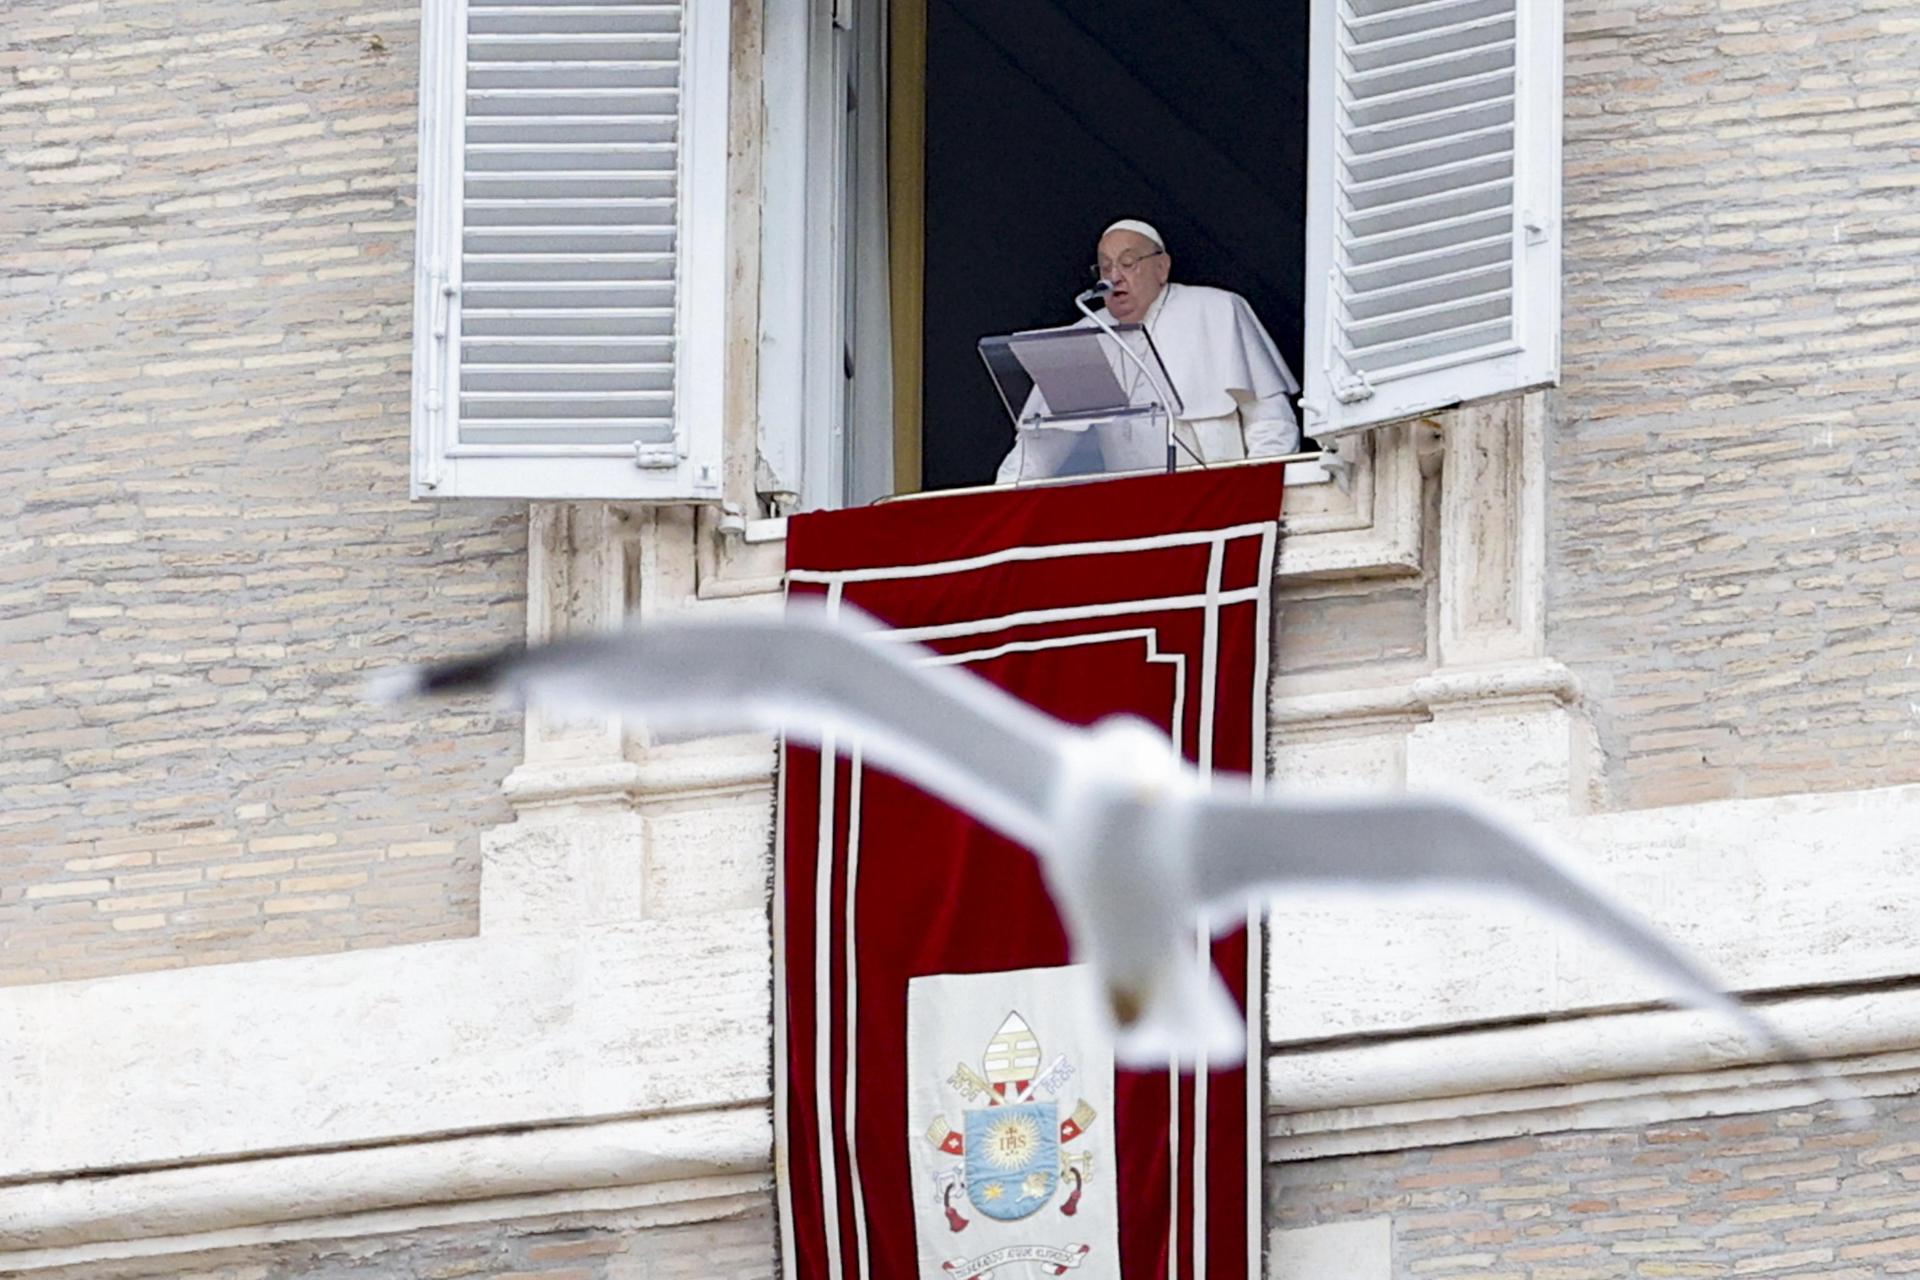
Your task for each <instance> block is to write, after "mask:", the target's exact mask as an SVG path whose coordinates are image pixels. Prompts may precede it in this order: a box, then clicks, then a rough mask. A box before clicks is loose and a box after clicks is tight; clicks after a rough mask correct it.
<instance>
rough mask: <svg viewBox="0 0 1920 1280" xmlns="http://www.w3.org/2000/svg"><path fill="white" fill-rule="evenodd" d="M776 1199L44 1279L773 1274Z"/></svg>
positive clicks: (549, 1279) (406, 1235) (420, 1233)
mask: <svg viewBox="0 0 1920 1280" xmlns="http://www.w3.org/2000/svg"><path fill="white" fill-rule="evenodd" d="M773 1264H774V1229H773V1208H772V1205H771V1203H768V1202H763V1203H762V1204H760V1205H759V1206H757V1207H754V1208H751V1209H748V1210H745V1211H742V1212H740V1213H738V1214H736V1215H734V1216H731V1217H725V1218H721V1219H719V1220H717V1221H712V1222H695V1223H687V1224H684V1225H677V1226H644V1225H641V1223H640V1222H638V1221H635V1220H630V1219H628V1218H626V1217H623V1216H622V1215H620V1214H596V1215H588V1216H586V1220H585V1222H584V1224H581V1225H569V1226H563V1227H554V1226H537V1225H531V1224H516V1223H511V1222H509V1223H503V1224H498V1225H493V1224H489V1225H473V1226H464V1227H438V1228H425V1229H420V1230H414V1231H404V1232H396V1233H394V1234H390V1235H370V1236H359V1237H356V1238H353V1239H350V1240H315V1241H302V1242H298V1243H292V1244H274V1245H255V1246H250V1247H247V1248H239V1249H223V1250H220V1251H219V1252H217V1253H210V1254H202V1255H199V1256H196V1257H185V1258H183V1257H166V1258H151V1259H144V1260H129V1261H126V1262H117V1263H88V1264H85V1265H75V1266H71V1267H61V1268H56V1269H53V1270H49V1271H40V1272H35V1275H36V1276H37V1277H39V1278H40V1280H135V1278H136V1277H138V1278H142V1280H145V1278H148V1277H154V1278H157V1277H161V1276H165V1277H168V1280H395V1278H396V1277H402V1276H404V1277H407V1278H408V1280H681V1278H682V1277H684V1278H685V1280H771V1277H772V1276H773V1273H774V1266H773Z"/></svg>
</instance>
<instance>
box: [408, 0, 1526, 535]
mask: <svg viewBox="0 0 1920 1280" xmlns="http://www.w3.org/2000/svg"><path fill="white" fill-rule="evenodd" d="M730 8H731V7H730V6H727V5H724V4H718V3H715V4H695V3H691V2H690V0H679V3H674V2H672V0H594V2H592V3H571V2H569V3H544V2H542V3H534V2H532V0H425V3H424V6H423V13H422V33H423V42H422V71H421V77H422V85H421V152H420V174H421V177H420V192H421V200H420V209H419V255H418V280H417V286H416V294H415V371H414V405H413V423H414V477H413V489H414V493H415V494H416V496H483V497H518V498H555V499H564V498H604V499H622V500H657V501H701V502H718V501H720V500H722V499H733V500H736V501H739V500H743V499H745V498H746V497H747V496H748V495H746V494H743V493H725V492H723V490H722V475H723V473H725V472H728V471H729V470H730V471H731V472H732V473H733V474H748V473H750V474H752V475H753V477H754V487H755V489H756V490H757V492H758V495H759V498H760V504H759V505H760V508H761V513H763V514H779V513H783V512H785V511H788V510H794V509H799V508H810V507H826V506H838V505H845V504H848V503H855V502H864V501H868V500H871V499H872V498H875V497H878V496H881V495H883V494H885V493H888V492H895V491H901V490H911V489H917V488H922V487H948V486H954V485H962V484H968V483H983V482H985V481H987V480H989V479H990V478H991V476H992V474H993V467H994V463H995V462H996V461H997V459H998V457H999V456H1000V455H1001V454H1002V453H1004V451H1005V449H1006V448H1007V446H1008V444H1009V442H1010V438H1011V427H1010V425H1009V424H1008V423H1007V422H1006V420H1005V415H1004V413H1003V411H1002V410H1001V407H1000V406H999V404H998V403H997V400H996V397H995V396H994V393H993V390H992V387H991V384H990V383H989V381H988V379H987V376H986V374H985V372H984V370H983V369H982V368H981V367H980V364H979V361H978V359H977V356H976V354H975V343H976V341H977V340H978V338H980V337H981V336H983V335H985V334H991V333H1000V332H1006V331H1009V330H1014V329H1020V328H1027V327H1034V326H1042V325H1051V324H1060V323H1065V322H1068V321H1071V320H1072V319H1073V318H1074V315H1075V313H1074V312H1073V310H1072V303H1071V300H1072V297H1073V294H1074V293H1075V292H1076V291H1078V290H1079V289H1080V288H1081V287H1083V284H1084V269H1085V267H1086V265H1087V264H1088V262H1089V261H1090V260H1091V254H1092V249H1093V244H1092V241H1093V239H1094V238H1095V237H1096V236H1097V235H1098V233H1099V231H1100V229H1101V228H1102V227H1103V226H1105V225H1106V223H1107V222H1108V221H1110V220H1112V219H1114V218H1117V217H1142V218H1146V219H1148V220H1150V221H1152V222H1154V223H1155V224H1156V225H1158V226H1159V227H1160V228H1161V230H1162V231H1163V233H1164V234H1165V235H1166V236H1167V239H1168V241H1169V245H1168V247H1169V250H1170V252H1171V254H1172V256H1173V258H1174V263H1175V266H1174V278H1175V279H1176V280H1184V281H1188V282H1193V283H1207V284H1215V285H1220V286H1223V287H1226V288H1229V289H1232V290H1234V291H1235V292H1238V293H1240V294H1242V295H1244V296H1245V297H1246V298H1247V299H1248V300H1249V301H1250V302H1251V303H1252V305H1253V308H1254V310H1255V313H1256V314H1257V315H1258V316H1259V317H1260V318H1261V320H1262V321H1263V322H1264V323H1265V325H1266V327H1267V329H1268V331H1269V332H1270V333H1271V334H1272V335H1273V336H1274V338H1275V339H1276V342H1277V344H1278V345H1279V347H1280V350H1281V352H1282V354H1283V355H1284V356H1285V357H1286V359H1287V360H1288V362H1289V363H1290V364H1291V365H1292V366H1293V367H1294V371H1295V372H1296V373H1297V374H1298V375H1299V377H1300V380H1301V382H1302V383H1303V384H1304V385H1303V395H1302V407H1303V410H1304V412H1303V425H1304V427H1305V428H1306V431H1307V433H1308V434H1309V436H1312V437H1317V438H1319V439H1320V440H1322V441H1326V440H1329V439H1332V438H1334V437H1337V436H1338V435H1340V434H1342V433H1344V432H1350V431H1355V430H1359V429H1362V428H1367V427H1373V426H1378V425H1382V424H1385V423H1389V422H1394V421H1399V420H1404V419H1407V418H1410V417H1416V416H1420V415H1423V414H1428V413H1431V412H1433V411H1435V410H1437V409H1441V408H1444V407H1447V406H1449V405H1452V404H1457V403H1460V402H1464V401H1470V400H1479V399H1486V398H1491V397H1494V396H1499V395H1505V394H1510V393H1513V392H1516V391H1519V390H1522V389H1525V388H1528V387H1535V386H1540V385H1544V384H1546V383H1550V382H1551V381H1552V380H1553V379H1554V377H1555V376H1556V374H1557V365H1558V351H1559V324H1558V306H1559V176H1560V175H1559V133H1560V123H1559V121H1560V72H1559V68H1560V48H1559V43H1560V29H1559V12H1558V7H1557V6H1553V5H1547V6H1529V5H1524V4H1522V3H1520V0H1292V3H1290V4H1287V5H1281V6H1277V7H1276V6H1270V5H1253V4H1246V3H1238V2H1236V0H1188V2H1187V3H1184V4H1181V5H1177V6H1175V5H1162V4H1155V3H1151V2H1150V0H763V4H762V6H761V16H762V23H763V28H762V32H761V40H760V44H759V48H758V49H747V50H743V51H742V56H743V57H746V56H756V55H757V57H758V60H759V65H758V66H757V68H755V67H739V66H733V65H731V64H730V61H729V59H730V56H731V53H730V49H729V43H730V39H729V38H730V31H729V25H728V24H729V22H730V21H731V20H732V18H733V15H732V14H731V12H730ZM755 70H757V71H758V73H759V78H760V85H761V95H762V100H761V102H760V103H759V104H758V105H759V108H760V109H759V111H758V112H757V113H751V112H747V113H741V115H740V118H752V119H757V121H758V124H759V128H760V130H761V133H760V136H759V137H758V138H755V139H729V138H728V136H727V127H728V115H727V99H728V92H729V86H730V84H733V83H740V84H751V83H753V72H754V71H755ZM730 142H732V143H734V144H736V145H737V146H738V148H739V150H740V152H741V153H742V154H745V155H752V154H754V153H755V152H756V147H754V146H751V145H748V144H749V143H757V154H758V155H759V156H760V158H761V161H762V166H763V167H762V172H761V175H760V176H761V183H760V190H759V196H760V206H759V208H758V210H757V214H758V221H759V231H760V244H759V249H760V268H759V273H758V280H757V283H758V285H759V293H758V305H759V318H760V332H759V345H758V367H757V383H758V387H759V406H758V408H759V412H758V415H757V417H758V423H757V427H758V439H757V456H756V458H755V459H754V460H753V461H754V463H755V465H754V466H753V467H752V468H750V469H749V468H746V467H743V466H735V467H733V468H731V469H729V468H724V467H723V466H722V463H723V461H725V459H723V457H722V451H723V448H724V447H725V444H724V442H725V441H726V440H727V439H728V436H727V434H726V433H725V432H724V431H723V424H722V421H721V417H722V414H721V401H722V390H723V381H722V376H723V375H722V356H723V351H724V349H725V346H726V342H727V337H728V335H727V331H726V326H727V313H726V305H725V304H726V296H727V288H728V280H727V262H728V258H727V252H728V250H727V239H728V236H729V234H730V232H734V233H737V231H738V230H739V229H741V227H742V226H743V225H750V224H740V223H734V224H732V225H730V223H729V217H730V216H732V217H735V218H737V217H739V215H740V213H741V209H740V205H739V201H736V203H735V205H734V206H733V207H731V208H730V207H729V203H728V179H729V175H728V169H727V165H728V148H729V143H730ZM734 176H735V177H736V178H738V177H740V176H741V175H739V174H735V175H734ZM744 198H745V197H741V199H744ZM738 447H745V445H744V442H741V444H740V445H739V446H738ZM733 461H735V462H736V463H737V462H741V461H744V460H741V459H733Z"/></svg>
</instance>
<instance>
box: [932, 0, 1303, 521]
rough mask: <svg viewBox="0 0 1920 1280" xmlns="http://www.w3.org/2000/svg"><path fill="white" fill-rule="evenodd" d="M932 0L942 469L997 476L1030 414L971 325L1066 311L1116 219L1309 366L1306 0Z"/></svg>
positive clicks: (956, 482)
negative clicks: (1001, 387)
mask: <svg viewBox="0 0 1920 1280" xmlns="http://www.w3.org/2000/svg"><path fill="white" fill-rule="evenodd" d="M1282 12H1283V10H1282V9H1281V6H1278V5H1268V4H1255V3H1235V2H1234V0H1178V2H1176V3H1169V2H1168V0H928V13H927V22H928V30H927V189H926V255H927V256H926V262H927V268H926V272H927V274H926V282H925V283H926V301H925V328H924V342H925V349H924V360H925V393H926V403H925V405H924V409H923V413H924V417H923V423H924V427H923V437H922V451H923V458H924V464H923V473H922V474H923V481H924V483H925V485H926V487H927V488H929V489H945V488H953V487H956V486H961V485H974V484H986V483H989V482H991V480H992V479H993V473H994V468H995V467H996V466H998V465H999V462H1000V459H1001V457H1002V456H1003V455H1004V454H1005V453H1006V451H1007V449H1008V447H1009V446H1010V444H1011V442H1012V439H1013V430H1012V427H1011V426H1010V425H1009V424H1008V422H1007V419H1006V412H1005V410H1004V409H1002V408H1001V405H1000V401H999V398H998V397H997V396H996V395H995V394H994V391H993V388H992V385H991V384H990V383H989V381H988V379H987V375H986V372H985V370H984V369H983V368H982V367H981V364H980V359H979V356H978V355H977V354H976V353H975V349H974V344H975V343H976V342H977V341H978V339H979V338H980V337H981V336H982V335H985V334H991V333H1005V332H1008V331H1010V330H1016V329H1029V328H1035V327H1039V326H1043V325H1058V324H1067V323H1070V322H1071V321H1073V320H1074V319H1075V318H1077V316H1078V312H1076V311H1075V310H1074V307H1073V295H1074V294H1075V293H1077V292H1078V291H1079V290H1081V289H1083V288H1085V287H1086V285H1087V283H1088V280H1087V267H1088V266H1089V265H1090V264H1091V263H1092V261H1093V255H1094V243H1095V241H1096V239H1097V238H1098V237H1099V234H1100V232H1101V230H1102V229H1103V228H1104V227H1105V226H1106V225H1107V224H1108V223H1109V222H1112V221H1113V220H1115V219H1117V218H1142V219H1145V220H1146V221H1148V222H1151V223H1153V224H1154V225H1155V226H1156V227H1158V228H1159V229H1160V232H1161V234H1162V235H1164V236H1165V237H1166V238H1167V242H1168V243H1167V248H1168V251H1169V252H1170V254H1171V255H1172V258H1173V279H1174V280H1176V281H1185V282H1187V283H1189V284H1211V285H1218V286H1220V287H1222V288H1227V289H1232V290H1234V291H1235V292H1237V293H1240V294H1242V295H1244V296H1245V297H1246V299H1247V300H1248V301H1249V302H1250V303H1252V305H1253V308H1254V311H1255V313H1256V314H1258V315H1259V316H1260V318H1261V320H1262V321H1263V322H1264V323H1265V324H1266V326H1267V330H1268V332H1269V333H1271V334H1272V335H1273V339H1274V341H1275V342H1276V343H1278V344H1279V347H1280V351H1281V354H1283V355H1284V356H1285V357H1286V358H1287V361H1288V363H1289V364H1290V365H1291V366H1292V368H1293V369H1294V371H1295V372H1296V373H1299V372H1300V327H1301V276H1302V274H1303V270H1304V265H1305V262H1304V260H1305V252H1306V250H1305V243H1306V235H1305V220H1306V181H1305V170H1306V145H1307V101H1306V98H1307V30H1306V21H1307V15H1306V6H1305V5H1304V4H1302V5H1300V6H1299V8H1298V11H1297V13H1296V14H1295V16H1294V17H1293V20H1292V21H1290V22H1289V21H1284V20H1283V18H1282Z"/></svg>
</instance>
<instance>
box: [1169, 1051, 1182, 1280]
mask: <svg viewBox="0 0 1920 1280" xmlns="http://www.w3.org/2000/svg"><path fill="white" fill-rule="evenodd" d="M1167 1100H1168V1102H1169V1104H1170V1105H1169V1106H1168V1107H1167V1280H1179V1276H1180V1061H1179V1059H1177V1058H1176V1059H1175V1060H1174V1061H1172V1062H1169V1063H1168V1064H1167Z"/></svg>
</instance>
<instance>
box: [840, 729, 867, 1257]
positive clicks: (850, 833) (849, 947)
mask: <svg viewBox="0 0 1920 1280" xmlns="http://www.w3.org/2000/svg"><path fill="white" fill-rule="evenodd" d="M865 772H866V771H865V769H864V768H863V761H862V759H861V755H860V748H859V746H858V745H857V744H856V745H855V746H854V749H853V753H852V761H851V763H849V764H848V766H847V931H846V934H845V936H844V939H843V941H842V944H841V945H842V947H843V949H844V950H845V952H846V957H847V959H846V965H847V1019H846V1022H847V1088H846V1100H847V1183H848V1186H849V1189H850V1195H851V1199H852V1200H853V1265H854V1271H855V1274H856V1275H858V1276H859V1277H860V1280H867V1205H866V1189H865V1188H864V1187H862V1186H861V1185H860V1141H859V1135H858V1133H857V1132H856V1131H855V1120H856V1119H857V1118H858V1116H859V1114H860V1109H859V1107H858V1106H857V1105H856V1103H857V1102H858V1101H859V1094H858V1092H857V1090H858V1084H857V1080H856V1076H857V1074H858V1070H859V1062H860V1055H858V1054H857V1053H855V1052H854V1046H855V1044H856V1043H857V1039H858V1034H859V1026H860V1023H859V1017H860V982H859V976H858V974H857V973H856V969H857V968H858V964H859V956H860V948H859V946H858V945H857V939H856V938H855V936H854V927H855V915H854V908H855V905H856V904H857V903H858V902H859V900H860V895H859V884H860V779H861V777H862V776H863V775H864V774H865Z"/></svg>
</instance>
